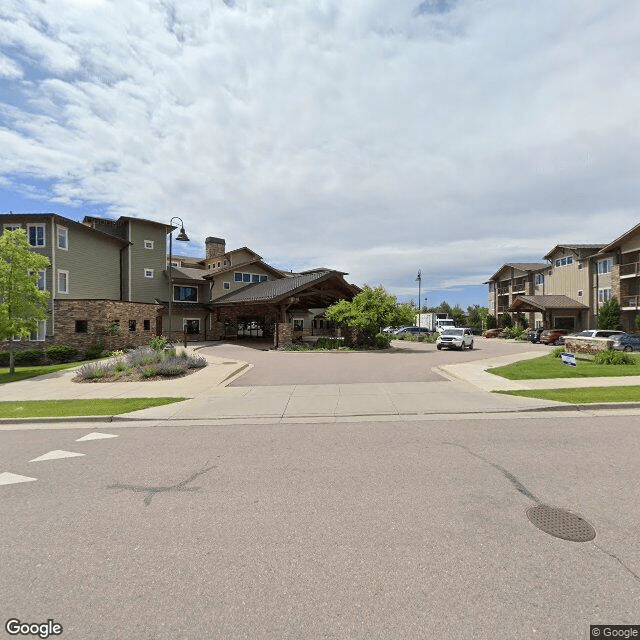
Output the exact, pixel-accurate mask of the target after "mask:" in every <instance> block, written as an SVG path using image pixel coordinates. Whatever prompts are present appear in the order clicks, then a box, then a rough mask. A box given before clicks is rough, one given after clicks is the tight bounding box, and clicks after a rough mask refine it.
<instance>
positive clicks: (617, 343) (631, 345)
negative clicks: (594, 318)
mask: <svg viewBox="0 0 640 640" xmlns="http://www.w3.org/2000/svg"><path fill="white" fill-rule="evenodd" d="M611 340H612V341H613V345H612V348H613V349H615V350H616V351H640V336H632V335H631V334H630V333H624V332H623V333H616V334H615V335H614V336H611Z"/></svg>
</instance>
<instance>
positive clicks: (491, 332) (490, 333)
mask: <svg viewBox="0 0 640 640" xmlns="http://www.w3.org/2000/svg"><path fill="white" fill-rule="evenodd" d="M501 333H502V329H487V330H486V331H485V332H484V333H483V334H482V337H483V338H497V337H498V336H499V335H500V334H501Z"/></svg>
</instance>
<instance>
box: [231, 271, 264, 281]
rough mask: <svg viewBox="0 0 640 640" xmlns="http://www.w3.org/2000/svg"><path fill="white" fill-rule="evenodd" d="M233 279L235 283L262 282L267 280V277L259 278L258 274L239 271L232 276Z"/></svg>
mask: <svg viewBox="0 0 640 640" xmlns="http://www.w3.org/2000/svg"><path fill="white" fill-rule="evenodd" d="M233 279H234V280H235V281H236V282H264V281H265V280H268V278H267V276H261V275H260V274H258V273H240V272H239V271H236V272H235V273H234V274H233Z"/></svg>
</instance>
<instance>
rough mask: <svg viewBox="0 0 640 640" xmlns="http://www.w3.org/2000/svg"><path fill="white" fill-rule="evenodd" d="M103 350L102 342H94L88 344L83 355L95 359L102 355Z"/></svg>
mask: <svg viewBox="0 0 640 640" xmlns="http://www.w3.org/2000/svg"><path fill="white" fill-rule="evenodd" d="M103 351H104V342H96V343H94V344H92V345H90V346H89V347H87V350H86V351H85V353H84V357H85V358H86V359H87V360H95V359H96V358H99V357H100V356H101V355H102V352H103Z"/></svg>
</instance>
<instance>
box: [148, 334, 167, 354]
mask: <svg viewBox="0 0 640 640" xmlns="http://www.w3.org/2000/svg"><path fill="white" fill-rule="evenodd" d="M168 343H169V340H168V339H167V338H165V337H164V336H156V337H155V338H151V340H149V346H150V347H151V348H152V349H153V350H154V351H164V348H165V347H166V346H167V344H168Z"/></svg>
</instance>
